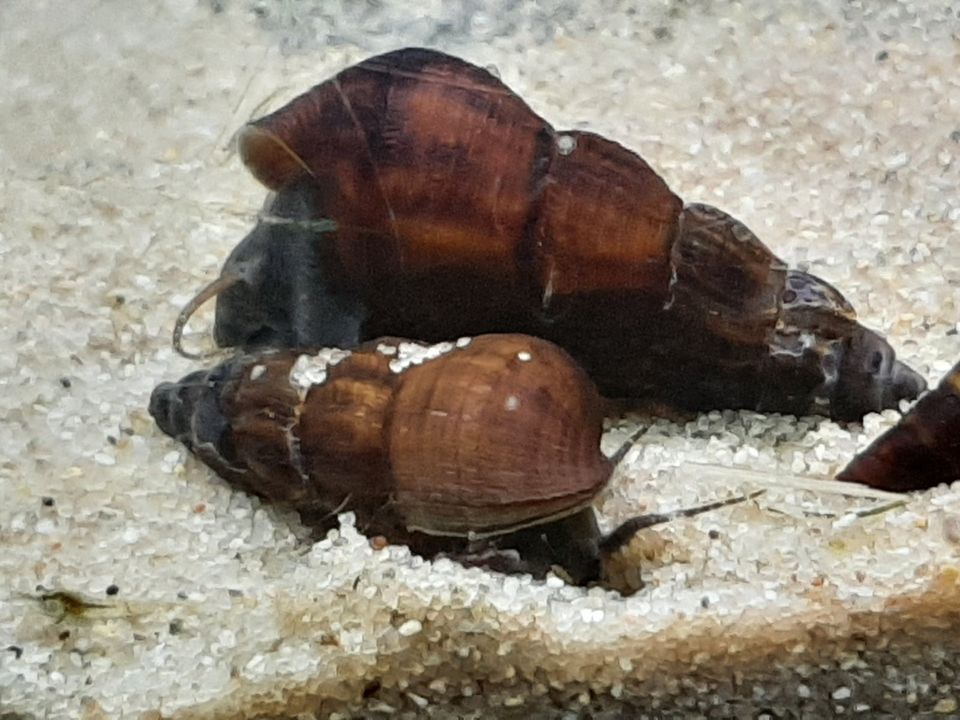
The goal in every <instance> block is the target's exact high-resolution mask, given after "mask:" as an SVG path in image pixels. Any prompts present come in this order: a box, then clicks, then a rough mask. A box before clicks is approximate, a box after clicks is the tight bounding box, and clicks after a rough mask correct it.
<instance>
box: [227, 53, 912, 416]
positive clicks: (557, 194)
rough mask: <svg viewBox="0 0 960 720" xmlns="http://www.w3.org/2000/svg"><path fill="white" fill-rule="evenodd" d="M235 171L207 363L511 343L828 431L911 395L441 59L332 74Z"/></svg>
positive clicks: (723, 224) (615, 384) (567, 141)
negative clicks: (242, 207)
mask: <svg viewBox="0 0 960 720" xmlns="http://www.w3.org/2000/svg"><path fill="white" fill-rule="evenodd" d="M240 153H241V156H242V158H243V160H244V162H245V163H246V165H247V167H248V168H249V169H250V170H251V172H253V174H254V175H255V176H256V177H257V178H258V179H259V180H260V181H261V182H263V183H264V184H265V185H267V186H268V187H269V188H271V189H272V190H273V191H274V192H275V196H274V199H273V200H272V202H271V204H270V205H269V207H268V210H267V213H266V216H265V219H264V220H262V221H261V223H260V224H259V225H258V226H257V227H256V228H255V229H254V231H253V232H252V233H251V235H250V236H248V237H247V239H246V240H244V241H243V242H242V243H241V244H240V245H239V246H238V247H237V249H236V250H235V251H234V253H233V255H231V257H230V258H229V259H228V260H227V263H226V265H225V267H224V270H223V274H222V279H221V281H223V280H228V281H229V282H228V283H227V284H230V283H232V284H230V286H229V287H227V288H226V289H225V290H222V292H220V293H219V296H218V300H217V319H216V328H215V337H216V340H217V342H218V343H219V344H221V345H225V346H240V347H243V348H251V347H257V346H273V347H279V346H325V345H339V346H348V347H349V346H353V345H355V344H357V343H359V342H362V341H364V340H366V339H370V338H373V337H378V336H380V335H384V334H390V335H403V336H407V337H415V338H418V339H422V340H428V341H439V340H443V339H445V338H449V337H457V336H461V335H476V334H481V333H491V332H518V333H527V334H532V335H536V336H539V337H543V338H546V339H549V340H551V341H553V342H555V343H557V344H559V345H560V346H562V347H564V348H565V349H566V350H567V351H569V352H570V353H571V355H572V356H573V357H574V358H575V359H576V360H577V361H578V362H579V363H580V364H581V365H582V366H583V367H584V368H585V369H586V370H587V372H588V373H589V375H590V376H591V377H592V378H593V379H594V381H595V382H596V383H597V384H598V386H599V388H600V390H601V392H603V393H604V394H605V395H608V396H612V397H638V398H654V399H658V400H663V401H666V402H669V403H672V404H674V405H677V406H680V407H687V408H692V409H706V408H718V407H729V408H741V407H742V408H753V409H758V410H762V411H780V412H792V413H822V414H828V415H832V416H833V417H836V418H838V419H856V418H859V417H860V416H861V415H863V414H864V413H865V412H869V411H875V410H880V409H882V408H888V407H895V406H896V404H897V403H898V402H899V400H901V399H903V398H913V397H916V396H917V395H918V394H919V393H920V392H921V391H922V389H923V388H924V382H923V380H922V379H921V378H920V377H919V376H918V375H917V374H916V373H914V372H913V371H912V370H910V369H909V368H908V367H907V366H905V365H904V364H903V363H901V362H899V361H897V360H896V358H895V355H894V352H893V350H892V349H891V347H890V346H889V344H887V342H886V341H885V340H884V339H883V338H882V337H880V336H879V335H877V334H876V333H875V332H873V331H871V330H868V329H867V328H865V327H863V326H862V325H860V324H859V323H858V322H857V321H856V318H855V313H854V311H853V309H852V308H851V307H850V305H849V304H848V303H847V302H846V300H844V298H843V297H842V296H841V295H840V293H839V292H837V291H836V290H835V289H834V288H832V287H831V286H830V285H828V284H827V283H825V282H824V281H822V280H820V279H818V278H816V277H814V276H812V275H808V274H806V273H802V272H799V271H795V270H790V269H789V268H787V267H786V265H785V264H784V263H783V262H781V261H780V260H779V259H778V258H777V257H776V256H774V255H773V254H772V253H771V252H770V251H769V250H768V249H767V248H766V247H765V246H764V245H763V244H762V243H761V242H760V241H759V240H758V239H757V237H756V236H755V235H754V234H753V233H752V232H750V230H749V229H748V228H746V227H745V226H744V225H743V224H742V223H740V222H738V221H737V220H735V219H734V218H731V217H730V216H729V215H726V214H725V213H723V212H721V211H720V210H717V209H715V208H712V207H709V206H705V205H686V206H684V204H683V202H682V201H681V200H680V198H678V197H677V196H676V195H675V194H673V193H672V192H671V191H670V189H669V188H668V187H667V185H666V184H665V183H664V182H663V180H662V179H661V178H660V177H659V176H658V175H657V174H656V173H655V172H654V171H653V170H652V169H651V168H650V167H649V166H648V165H647V164H646V163H645V162H644V161H643V160H642V159H641V158H640V157H639V156H637V155H636V154H634V153H633V152H631V151H629V150H627V149H626V148H624V147H622V146H620V145H618V144H617V143H614V142H611V141H609V140H605V139H604V138H602V137H599V136H597V135H594V134H592V133H587V132H579V131H577V132H564V133H558V132H557V131H555V130H554V129H553V128H552V127H551V126H550V125H549V124H548V123H547V122H546V121H545V120H543V119H542V118H540V117H539V116H538V115H536V114H535V113H534V112H533V111H532V110H531V109H530V108H529V107H528V106H527V105H526V104H525V103H524V102H523V101H522V100H521V99H520V98H519V97H518V96H517V95H516V94H514V93H513V92H512V91H510V90H509V88H507V87H506V86H505V85H503V84H502V83H501V82H500V81H499V80H497V79H496V78H495V77H494V76H492V75H491V74H489V73H488V72H486V71H485V70H482V69H480V68H477V67H475V66H473V65H470V64H469V63H466V62H464V61H462V60H458V59H456V58H453V57H450V56H447V55H444V54H442V53H438V52H434V51H430V50H423V49H405V50H399V51H396V52H391V53H388V54H386V55H382V56H378V57H374V58H371V59H369V60H366V61H364V62H362V63H360V64H358V65H355V66H353V67H350V68H347V69H346V70H344V71H342V72H341V73H339V74H338V75H336V76H335V77H334V78H332V79H330V80H328V81H326V82H324V83H321V84H320V85H317V86H316V87H314V88H313V89H312V90H310V91H309V92H307V93H306V94H304V95H302V96H300V97H299V98H296V99H295V100H293V101H292V102H290V103H289V104H288V105H287V106H286V107H284V108H282V109H281V110H279V111H277V112H275V113H273V114H271V115H268V116H267V117H265V118H263V119H261V120H258V121H256V122H254V123H252V124H251V125H249V126H248V127H247V128H245V129H244V130H243V132H242V133H241V136H240ZM324 219H329V220H331V221H332V224H333V226H334V228H335V229H332V230H330V229H327V230H323V229H317V225H316V222H317V221H322V220H324Z"/></svg>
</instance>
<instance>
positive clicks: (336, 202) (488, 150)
mask: <svg viewBox="0 0 960 720" xmlns="http://www.w3.org/2000/svg"><path fill="white" fill-rule="evenodd" d="M239 149H240V156H241V158H242V159H243V161H244V163H245V164H246V165H247V167H248V168H249V169H250V170H251V172H252V173H253V174H254V176H256V177H257V178H258V179H259V180H260V181H261V182H263V183H264V184H265V185H266V186H267V187H269V188H271V189H273V190H282V189H284V188H287V187H290V186H291V185H294V184H296V183H298V182H300V181H303V180H309V182H310V183H311V184H312V185H313V186H315V188H316V190H317V194H318V197H317V199H316V206H317V207H322V208H324V212H325V213H326V214H327V215H328V216H329V217H332V218H333V219H334V220H335V221H336V222H337V226H338V232H337V241H338V243H339V244H340V254H341V257H342V258H343V259H344V261H345V262H346V263H347V264H348V266H349V269H350V270H351V271H352V272H353V273H354V274H355V277H356V278H357V279H358V280H361V279H371V280H372V279H373V278H375V277H377V276H378V275H382V274H391V275H392V276H393V275H396V274H397V273H400V272H403V273H406V274H409V275H417V274H420V273H424V272H427V271H430V270H432V269H435V268H436V267H437V266H438V265H440V266H442V265H445V264H448V263H449V262H450V258H457V262H458V263H459V262H462V263H468V264H469V265H470V267H471V268H472V269H473V270H474V271H475V272H476V273H478V274H485V273H487V272H489V273H493V274H496V275H498V276H501V275H503V274H504V273H507V274H508V276H509V279H510V285H512V286H513V287H514V288H515V289H516V290H515V291H521V292H523V293H524V294H527V293H531V294H532V295H531V296H532V297H536V298H537V300H538V301H539V298H541V297H542V296H543V295H544V294H545V293H547V292H548V288H549V292H551V293H555V294H558V295H562V294H567V293H571V292H590V291H593V290H613V289H616V288H632V289H635V288H637V284H638V282H639V283H640V284H641V285H642V286H643V287H645V288H646V289H648V290H649V291H650V292H651V293H653V294H654V295H656V296H657V298H659V299H660V300H662V301H666V299H667V286H668V283H669V279H670V246H671V241H672V238H673V237H674V235H675V234H676V230H677V224H678V221H679V217H680V210H681V208H682V202H681V201H680V198H678V197H677V196H676V195H674V194H673V193H672V192H671V191H670V189H669V188H668V187H667V185H666V183H664V182H663V180H661V179H660V177H659V176H658V175H657V174H656V173H655V172H654V171H653V170H652V169H651V168H650V167H649V166H648V165H647V164H646V163H645V162H644V161H643V160H642V159H640V158H639V157H638V156H637V155H636V154H634V153H632V152H630V151H629V150H627V149H626V148H624V147H622V146H621V145H618V144H617V143H614V142H611V141H609V140H605V139H604V138H602V137H599V136H597V135H594V134H592V133H585V132H568V133H564V134H562V135H558V134H557V133H556V132H555V131H554V129H553V128H552V127H551V126H550V125H549V124H548V123H547V122H546V121H545V120H543V118H541V117H540V116H538V115H537V114H536V113H534V112H533V111H532V110H531V109H530V108H529V107H528V106H527V104H526V103H525V102H524V101H523V100H521V99H520V98H519V97H518V96H517V95H516V94H515V93H513V92H512V91H511V90H510V89H509V88H507V87H506V86H505V85H503V84H502V83H501V82H500V81H499V80H497V79H496V78H495V77H493V76H492V75H491V74H490V73H488V72H486V71H484V70H481V69H480V68H477V67H475V66H473V65H470V64H469V63H466V62H463V61H462V60H459V59H457V58H453V57H450V56H446V55H442V54H440V53H433V52H430V51H426V50H417V49H408V50H404V51H400V52H395V53H389V54H388V55H385V56H381V57H377V58H371V59H370V60H367V61H365V62H362V63H360V64H358V65H355V66H353V67H350V68H348V69H346V70H344V71H343V72H341V73H339V74H338V75H337V76H336V78H334V79H333V80H331V81H329V82H325V83H322V84H320V85H317V86H316V87H314V88H313V89H312V90H311V91H310V92H309V93H306V94H305V95H302V96H301V97H299V98H297V99H295V100H294V101H293V102H291V103H290V104H289V105H287V106H286V107H285V108H284V109H283V110H281V111H279V112H276V113H273V114H272V115H269V116H267V117H265V118H262V119H260V120H257V121H256V122H254V123H252V124H251V125H248V126H247V127H246V128H245V129H244V130H243V131H242V132H241V134H240V137H239ZM558 239H563V240H564V242H563V243H562V244H558V243H557V241H558ZM638 256H641V257H646V258H648V260H647V261H646V262H647V267H646V272H645V273H643V274H642V276H640V277H637V273H636V272H635V264H636V262H637V258H638ZM530 283H533V284H534V286H533V287H530Z"/></svg>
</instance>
